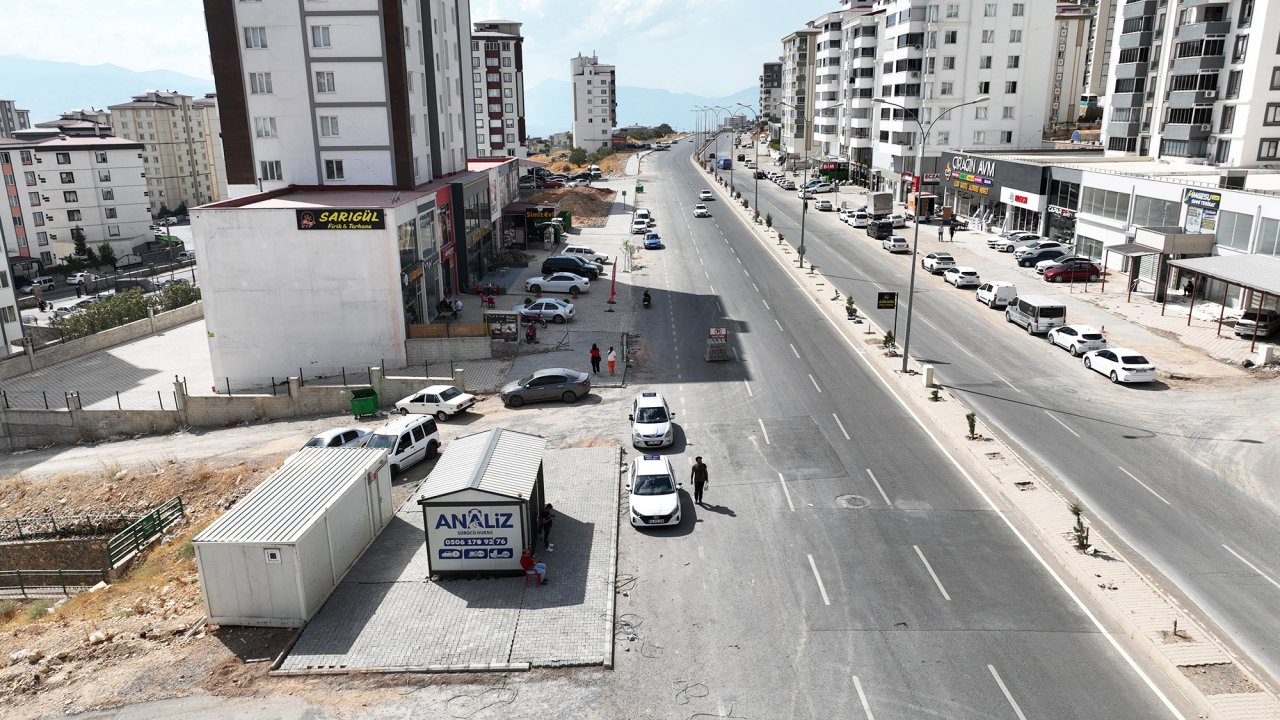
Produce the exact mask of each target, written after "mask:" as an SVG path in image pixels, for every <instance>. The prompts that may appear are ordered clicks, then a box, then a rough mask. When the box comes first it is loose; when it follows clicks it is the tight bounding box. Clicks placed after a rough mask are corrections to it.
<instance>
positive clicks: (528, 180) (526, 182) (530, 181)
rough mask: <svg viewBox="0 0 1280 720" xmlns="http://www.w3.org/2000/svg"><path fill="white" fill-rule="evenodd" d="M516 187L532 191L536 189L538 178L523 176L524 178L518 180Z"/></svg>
mask: <svg viewBox="0 0 1280 720" xmlns="http://www.w3.org/2000/svg"><path fill="white" fill-rule="evenodd" d="M516 185H517V186H518V187H519V188H520V189H521V190H533V189H534V188H537V187H538V178H536V177H534V176H532V175H525V176H524V177H522V178H520V180H519V181H518V182H517V183H516Z"/></svg>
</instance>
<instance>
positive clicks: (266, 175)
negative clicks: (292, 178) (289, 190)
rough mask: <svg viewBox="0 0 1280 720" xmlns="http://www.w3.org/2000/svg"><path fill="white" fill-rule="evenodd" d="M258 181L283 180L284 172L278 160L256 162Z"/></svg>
mask: <svg viewBox="0 0 1280 720" xmlns="http://www.w3.org/2000/svg"><path fill="white" fill-rule="evenodd" d="M258 179H259V180H283V179H284V171H283V170H282V169H281V168H280V161H279V160H261V161H259V162H258Z"/></svg>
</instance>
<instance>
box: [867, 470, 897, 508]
mask: <svg viewBox="0 0 1280 720" xmlns="http://www.w3.org/2000/svg"><path fill="white" fill-rule="evenodd" d="M867 477H869V478H871V482H873V483H875V486H876V489H877V490H879V491H880V497H882V498H884V504H885V505H888V506H889V507H893V501H892V500H890V499H889V494H888V493H886V492H885V491H884V488H882V487H880V481H879V480H877V479H876V474H875V473H873V472H871V468H867Z"/></svg>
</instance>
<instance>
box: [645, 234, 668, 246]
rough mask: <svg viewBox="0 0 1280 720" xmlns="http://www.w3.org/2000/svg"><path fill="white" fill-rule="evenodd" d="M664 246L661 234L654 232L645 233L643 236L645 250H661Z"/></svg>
mask: <svg viewBox="0 0 1280 720" xmlns="http://www.w3.org/2000/svg"><path fill="white" fill-rule="evenodd" d="M664 247H666V246H665V245H663V244H662V236H661V235H659V234H658V233H656V232H651V233H647V234H645V236H644V249H645V250H661V249H662V248H664Z"/></svg>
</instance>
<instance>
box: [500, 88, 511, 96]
mask: <svg viewBox="0 0 1280 720" xmlns="http://www.w3.org/2000/svg"><path fill="white" fill-rule="evenodd" d="M502 97H508V98H509V97H511V88H502Z"/></svg>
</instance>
